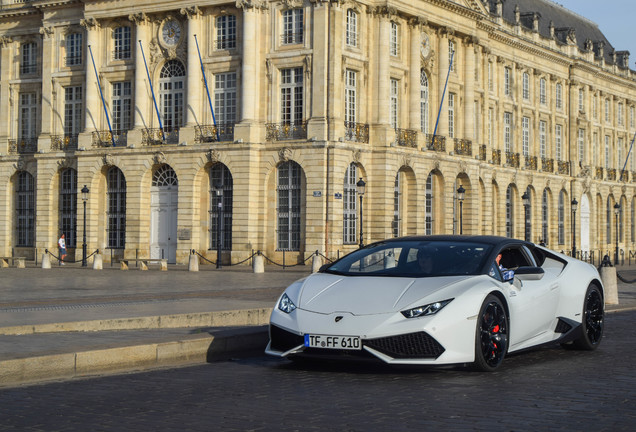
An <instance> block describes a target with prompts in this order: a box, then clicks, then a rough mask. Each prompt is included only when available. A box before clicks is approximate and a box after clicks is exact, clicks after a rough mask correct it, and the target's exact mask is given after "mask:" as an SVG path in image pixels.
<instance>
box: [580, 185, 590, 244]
mask: <svg viewBox="0 0 636 432" xmlns="http://www.w3.org/2000/svg"><path fill="white" fill-rule="evenodd" d="M589 251H590V200H589V199H588V197H587V195H583V196H582V197H581V253H582V254H586V253H589Z"/></svg>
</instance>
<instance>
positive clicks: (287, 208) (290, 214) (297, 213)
mask: <svg viewBox="0 0 636 432" xmlns="http://www.w3.org/2000/svg"><path fill="white" fill-rule="evenodd" d="M301 174H302V168H301V167H300V165H298V164H297V163H296V162H294V161H288V162H283V163H282V164H280V165H279V167H278V186H277V192H278V218H277V219H278V249H279V250H288V251H298V250H300V225H301V223H300V218H301V203H300V200H301Z"/></svg>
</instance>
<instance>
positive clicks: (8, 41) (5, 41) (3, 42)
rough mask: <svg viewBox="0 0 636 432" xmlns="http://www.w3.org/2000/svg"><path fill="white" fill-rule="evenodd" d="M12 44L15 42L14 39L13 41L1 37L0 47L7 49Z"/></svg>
mask: <svg viewBox="0 0 636 432" xmlns="http://www.w3.org/2000/svg"><path fill="white" fill-rule="evenodd" d="M12 42H13V39H11V38H10V37H6V36H0V45H2V46H3V47H6V46H7V45H9V44H10V43H12Z"/></svg>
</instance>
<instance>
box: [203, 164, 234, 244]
mask: <svg viewBox="0 0 636 432" xmlns="http://www.w3.org/2000/svg"><path fill="white" fill-rule="evenodd" d="M209 178H210V211H209V213H210V225H209V226H210V249H213V250H217V249H218V243H217V242H218V229H219V220H220V223H221V226H220V228H221V249H222V250H232V213H233V207H232V206H233V196H234V180H233V179H232V173H231V172H230V170H229V169H228V168H227V166H225V165H223V164H222V163H216V164H214V165H213V166H212V168H210V172H209ZM219 186H220V187H221V189H222V191H223V195H222V197H220V196H218V195H217V190H216V188H217V187H219ZM219 203H222V205H223V207H222V212H220V211H219ZM221 213H222V214H223V218H222V219H219V216H220V215H221Z"/></svg>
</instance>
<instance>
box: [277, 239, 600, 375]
mask: <svg viewBox="0 0 636 432" xmlns="http://www.w3.org/2000/svg"><path fill="white" fill-rule="evenodd" d="M603 317H604V300H603V284H602V283H601V278H600V276H599V274H598V272H597V270H596V269H595V268H594V267H593V266H592V265H590V264H587V263H585V262H583V261H579V260H576V259H572V258H570V257H568V256H565V255H562V254H559V253H556V252H554V251H551V250H549V249H546V248H544V247H541V246H537V245H535V244H532V243H528V242H524V241H521V240H515V239H510V238H505V237H492V236H427V237H403V238H397V239H390V240H386V241H381V242H377V243H374V244H371V245H368V246H366V247H364V248H362V249H359V250H357V251H355V252H352V253H350V254H348V255H346V256H344V257H343V258H341V259H339V260H338V261H336V262H334V263H332V264H329V265H325V266H323V267H322V268H321V269H320V271H319V272H318V273H315V274H312V275H310V276H308V277H306V278H304V279H301V280H299V281H297V282H295V283H293V284H292V285H290V286H289V287H288V288H287V289H286V290H285V292H284V293H283V295H282V296H281V297H280V299H279V300H278V302H277V303H276V306H275V307H274V310H273V312H272V315H271V319H270V327H269V333H270V342H269V344H268V345H267V348H266V350H265V352H266V353H267V354H270V355H274V356H279V357H288V358H291V359H294V358H301V357H306V356H312V357H318V358H321V357H322V358H333V357H336V358H341V357H355V358H375V359H380V360H382V361H384V362H386V363H392V364H420V365H447V364H472V365H473V366H474V367H475V368H476V369H478V370H483V371H492V370H495V369H496V368H497V367H498V366H499V365H500V364H501V362H502V360H503V359H504V356H505V355H506V353H511V352H515V351H519V350H524V349H527V348H531V347H536V346H539V345H544V344H551V343H561V344H562V345H563V346H564V347H565V348H569V347H572V348H578V349H583V350H594V349H596V347H598V345H599V344H600V343H601V338H602V336H603V324H604V323H603Z"/></svg>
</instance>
